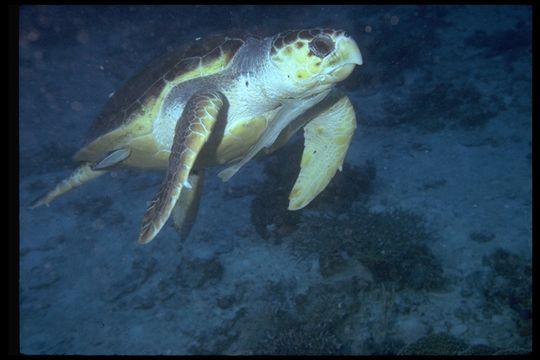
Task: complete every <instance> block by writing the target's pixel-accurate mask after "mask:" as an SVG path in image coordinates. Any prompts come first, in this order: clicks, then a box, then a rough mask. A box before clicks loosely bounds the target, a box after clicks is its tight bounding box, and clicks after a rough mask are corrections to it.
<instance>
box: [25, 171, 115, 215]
mask: <svg viewBox="0 0 540 360" xmlns="http://www.w3.org/2000/svg"><path fill="white" fill-rule="evenodd" d="M106 172H107V171H106V170H93V169H92V164H91V163H84V164H82V165H81V166H79V167H78V168H77V169H75V171H74V172H73V173H72V174H71V175H70V176H69V177H68V178H67V179H64V180H62V182H61V183H59V184H58V185H56V187H55V188H54V189H52V190H51V191H49V192H48V193H47V194H45V195H44V196H42V197H40V198H38V199H37V200H36V201H34V202H33V203H32V204H31V205H30V208H31V209H33V208H35V207H38V206H41V205H47V206H49V203H50V202H51V201H53V200H54V199H56V198H57V197H58V196H60V195H62V194H63V193H66V192H68V191H70V190H72V189H73V188H76V187H78V186H81V185H82V184H84V183H86V182H87V181H90V180H92V179H94V178H96V177H98V176H100V175H103V174H105V173H106Z"/></svg>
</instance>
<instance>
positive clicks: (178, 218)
mask: <svg viewBox="0 0 540 360" xmlns="http://www.w3.org/2000/svg"><path fill="white" fill-rule="evenodd" d="M188 182H189V184H190V185H191V190H190V191H182V192H181V193H180V197H179V198H178V200H177V201H176V205H175V206H174V208H173V210H172V218H173V220H174V226H175V227H176V230H178V232H179V233H180V237H181V239H182V240H186V239H187V237H188V235H189V233H190V232H191V227H192V226H193V224H195V219H196V218H197V213H198V212H199V203H200V202H201V194H202V187H203V182H204V169H198V170H197V171H191V173H190V174H189V178H188Z"/></svg>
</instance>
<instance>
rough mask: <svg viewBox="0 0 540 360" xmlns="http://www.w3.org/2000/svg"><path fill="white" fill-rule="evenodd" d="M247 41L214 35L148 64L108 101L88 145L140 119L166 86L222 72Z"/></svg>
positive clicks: (94, 126)
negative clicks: (139, 116)
mask: <svg viewBox="0 0 540 360" xmlns="http://www.w3.org/2000/svg"><path fill="white" fill-rule="evenodd" d="M244 38H245V37H229V36H223V35H213V36H210V37H209V38H206V39H204V40H196V41H195V42H194V43H193V44H191V45H190V46H187V47H182V48H179V49H175V50H172V51H170V52H168V53H166V54H164V55H162V56H161V57H159V58H157V59H155V60H154V61H152V62H151V63H149V64H148V65H147V66H146V67H144V68H143V70H142V71H140V72H139V73H138V74H137V75H135V76H134V77H132V78H131V79H129V80H128V81H127V82H125V83H124V84H123V86H122V87H121V88H120V89H119V90H118V91H116V92H115V93H114V94H113V95H112V96H111V97H110V98H109V101H108V102H107V103H106V105H105V106H104V108H103V110H102V111H101V113H100V114H99V115H98V116H97V118H96V120H95V121H94V123H93V125H92V126H91V127H90V129H89V131H88V134H87V142H86V144H89V143H90V142H92V141H94V140H96V139H97V138H99V137H100V136H102V135H104V134H107V133H109V132H110V131H113V130H115V129H117V128H119V127H122V126H124V125H127V124H129V123H130V122H132V121H133V120H135V119H137V118H138V115H139V114H141V112H144V111H145V108H146V106H147V105H148V102H149V101H152V100H155V99H156V98H158V97H159V96H160V94H161V93H162V92H163V91H164V89H165V87H166V86H167V85H169V84H171V83H173V84H172V85H176V84H179V83H181V82H184V81H187V80H190V79H194V78H197V77H201V76H207V75H211V74H215V73H218V72H220V71H223V70H224V69H225V68H227V66H228V65H229V63H230V61H231V59H232V58H233V57H234V54H236V52H237V51H238V49H239V48H240V47H241V46H242V45H243V43H244V40H243V39H244Z"/></svg>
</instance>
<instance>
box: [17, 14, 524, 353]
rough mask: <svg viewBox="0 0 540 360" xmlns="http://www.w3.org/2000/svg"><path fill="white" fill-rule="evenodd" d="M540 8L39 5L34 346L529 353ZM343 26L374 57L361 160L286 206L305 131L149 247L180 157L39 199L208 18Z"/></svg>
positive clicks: (31, 137)
mask: <svg viewBox="0 0 540 360" xmlns="http://www.w3.org/2000/svg"><path fill="white" fill-rule="evenodd" d="M531 18H532V8H531V7H529V6H394V5H392V6H320V5H319V6H23V7H20V19H19V21H20V29H19V92H20V98H19V116H20V120H19V121H20V122H19V142H20V148H19V161H20V163H19V168H20V179H19V180H20V182H19V193H20V209H19V216H20V232H19V234H20V235H19V236H20V259H19V260H20V279H19V284H20V285H19V305H20V321H19V325H20V334H19V335H20V351H21V352H22V353H24V354H100V355H102V354H310V355H316V354H361V355H369V354H510V353H512V354H513V353H527V352H529V351H531V348H532V345H531V343H532V340H531V339H532V319H531V314H532V298H531V236H532V235H531V228H532V224H531V205H532V200H531V186H532V181H531V157H532V156H531V151H532V149H531V123H532V114H531V103H532V100H531V87H532V81H531V76H532V75H531V70H532V59H531V36H532V30H531V26H532V25H531ZM310 27H331V28H338V29H344V30H346V31H347V32H348V33H349V34H350V35H351V36H352V37H354V39H355V40H356V41H357V42H358V44H359V47H360V49H361V52H362V55H363V59H364V64H363V65H362V66H359V67H357V68H356V69H355V71H354V73H353V74H352V75H351V76H350V77H349V78H348V79H347V80H346V81H344V82H343V83H340V84H339V85H338V87H339V88H340V89H341V90H342V91H344V92H346V93H347V94H348V96H349V98H350V99H351V101H352V103H353V105H354V107H355V109H356V113H357V119H358V128H357V131H356V133H355V136H354V138H353V142H352V144H351V147H350V149H349V152H348V155H347V158H346V161H345V165H344V168H343V172H342V173H338V174H337V175H336V176H335V178H334V179H333V180H332V182H331V183H330V185H329V186H328V188H327V189H326V190H325V191H323V192H322V193H321V194H320V196H319V197H317V199H316V200H315V201H313V202H312V203H311V204H310V205H309V206H307V207H306V208H305V209H303V210H301V211H296V212H289V211H287V210H286V209H287V202H288V200H287V197H288V194H289V191H290V189H291V186H292V184H293V182H294V179H295V177H296V175H297V172H298V164H299V161H300V155H301V149H302V147H303V139H302V135H301V134H299V135H298V136H295V137H294V138H293V139H291V141H290V142H289V144H288V145H287V146H285V147H284V148H282V149H281V150H279V151H277V152H276V153H274V154H272V155H271V156H268V157H266V158H262V159H259V160H252V161H251V162H249V163H248V164H247V165H246V166H245V167H243V168H242V169H241V170H240V171H239V172H238V173H237V174H236V175H235V176H234V177H233V178H232V179H231V180H230V181H229V182H227V183H222V182H221V180H220V179H219V178H218V177H217V176H216V175H217V173H218V171H219V170H220V168H213V169H210V170H209V171H207V174H206V175H207V176H206V179H205V184H204V195H203V198H202V203H201V208H200V211H199V216H198V220H197V223H196V224H195V226H194V227H193V229H192V232H191V235H190V236H189V238H188V239H187V240H185V241H181V240H180V238H179V235H178V234H177V232H176V231H175V229H174V227H173V224H172V221H169V222H168V223H167V224H166V225H165V227H164V228H163V229H162V231H161V232H160V234H159V235H158V236H157V238H156V239H155V240H154V241H153V242H151V243H150V244H148V245H146V246H141V245H139V244H138V243H137V237H138V233H139V229H140V224H141V221H142V216H143V214H144V211H145V209H146V206H147V202H148V201H150V200H151V199H152V198H153V197H154V195H155V193H156V192H157V190H158V188H159V185H160V183H161V181H162V176H163V173H161V172H143V171H138V170H136V169H130V170H123V171H118V172H111V173H110V174H107V175H105V176H102V177H100V178H99V179H96V180H95V181H93V182H90V183H88V184H86V185H85V186H83V187H81V188H78V189H75V190H73V191H72V192H69V193H67V194H65V195H64V196H62V197H60V198H58V199H57V200H56V201H54V202H53V203H51V205H50V207H40V208H37V209H33V210H30V209H28V204H30V203H31V201H32V200H34V199H35V198H36V197H38V196H39V195H42V194H43V193H44V192H45V191H47V190H49V189H50V188H52V187H53V186H54V185H55V184H56V183H57V182H58V181H60V180H61V179H63V178H64V177H66V176H68V175H69V174H70V172H71V171H72V170H73V169H74V168H75V166H76V164H74V163H72V161H71V157H72V156H73V154H74V153H75V152H76V151H77V150H78V149H79V147H80V146H81V145H83V144H84V139H85V134H86V132H87V130H88V129H89V127H90V125H91V123H92V121H93V119H94V118H95V117H96V115H97V114H98V112H99V111H100V109H101V108H102V107H103V105H104V104H105V103H106V101H107V99H108V96H109V94H111V93H112V92H114V91H116V90H117V89H118V88H119V87H120V86H121V84H122V83H123V82H124V81H126V80H127V79H128V78H129V77H130V76H132V75H134V74H135V73H136V72H137V71H138V70H140V69H141V68H142V67H144V65H145V64H146V63H148V62H149V61H151V60H152V59H153V58H155V57H156V56H159V55H161V54H163V53H165V52H167V51H169V50H171V49H173V48H176V47H178V46H183V45H186V44H187V43H190V42H192V41H194V39H196V38H198V37H202V38H205V37H206V36H208V35H210V34H215V33H223V34H227V33H228V32H231V33H232V32H237V31H249V32H252V33H262V34H267V35H270V34H275V33H278V32H281V31H284V30H288V29H298V28H310Z"/></svg>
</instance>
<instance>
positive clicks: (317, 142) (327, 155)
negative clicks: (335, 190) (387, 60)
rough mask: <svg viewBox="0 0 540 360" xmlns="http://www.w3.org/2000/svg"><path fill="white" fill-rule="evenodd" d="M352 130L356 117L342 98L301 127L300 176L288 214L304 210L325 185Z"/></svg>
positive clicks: (343, 150)
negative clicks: (302, 147)
mask: <svg viewBox="0 0 540 360" xmlns="http://www.w3.org/2000/svg"><path fill="white" fill-rule="evenodd" d="M355 129H356V116H355V114H354V109H353V107H352V104H351V102H350V101H349V99H348V98H347V97H346V96H343V95H337V96H336V101H335V103H334V104H333V105H331V106H330V107H328V108H327V109H325V110H323V111H322V112H321V113H320V114H319V115H318V116H316V117H315V118H314V119H313V120H311V121H310V122H309V123H308V124H307V125H306V126H305V127H304V152H303V154H302V162H301V163H300V174H299V175H298V178H297V179H296V183H295V184H294V186H293V189H292V191H291V194H290V195H289V210H298V209H301V208H303V207H304V206H306V205H307V204H309V203H310V202H311V200H313V199H314V198H315V196H317V195H318V194H319V193H320V192H321V191H322V190H323V189H324V188H325V187H326V185H328V183H329V182H330V180H332V178H333V177H334V175H335V173H336V171H337V170H338V169H339V170H340V171H341V166H342V164H343V160H344V159H345V155H346V154H347V149H348V148H349V144H350V143H351V139H352V136H353V134H354V130H355Z"/></svg>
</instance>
